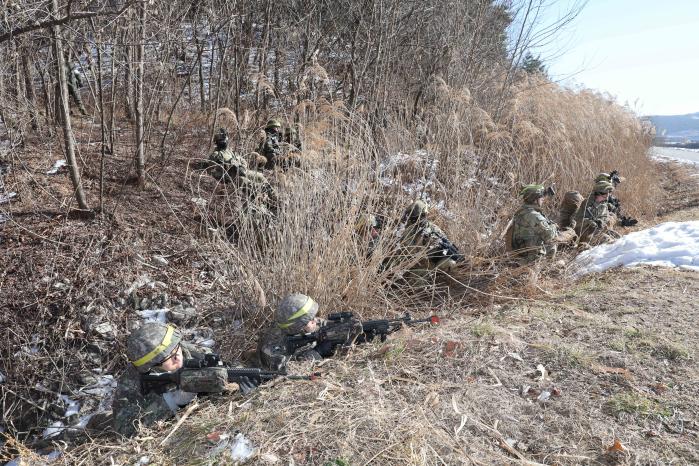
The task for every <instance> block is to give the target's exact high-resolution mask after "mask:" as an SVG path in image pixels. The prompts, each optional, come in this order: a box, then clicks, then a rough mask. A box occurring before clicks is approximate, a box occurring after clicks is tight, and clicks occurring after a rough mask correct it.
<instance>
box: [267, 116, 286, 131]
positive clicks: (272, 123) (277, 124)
mask: <svg viewBox="0 0 699 466" xmlns="http://www.w3.org/2000/svg"><path fill="white" fill-rule="evenodd" d="M281 127H282V122H281V121H279V120H277V119H276V118H272V119H271V120H269V121H268V122H267V125H266V126H265V129H272V128H281Z"/></svg>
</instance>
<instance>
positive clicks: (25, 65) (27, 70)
mask: <svg viewBox="0 0 699 466" xmlns="http://www.w3.org/2000/svg"><path fill="white" fill-rule="evenodd" d="M22 48H23V49H24V50H23V53H22V54H21V60H22V74H23V75H24V92H25V94H26V96H27V103H28V104H29V114H30V115H31V119H32V121H31V125H32V129H33V130H34V131H36V130H37V128H38V127H39V115H38V114H37V109H36V94H35V92H34V83H33V82H32V72H31V66H29V50H30V47H29V46H28V45H27V43H26V41H25V43H24V47H22Z"/></svg>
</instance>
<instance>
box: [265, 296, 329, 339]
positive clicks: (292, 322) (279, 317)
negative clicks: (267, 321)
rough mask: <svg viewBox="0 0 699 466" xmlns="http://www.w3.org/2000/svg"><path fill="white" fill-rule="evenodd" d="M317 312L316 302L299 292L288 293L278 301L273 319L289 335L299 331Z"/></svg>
mask: <svg viewBox="0 0 699 466" xmlns="http://www.w3.org/2000/svg"><path fill="white" fill-rule="evenodd" d="M317 313H318V303H316V302H315V301H314V300H313V298H311V297H310V296H306V295H305V294H301V293H294V294H290V295H289V296H287V297H286V298H284V299H283V300H282V302H281V303H279V306H278V307H277V311H276V313H275V315H274V319H275V321H276V323H277V327H279V328H280V329H281V330H283V331H284V332H285V333H288V334H290V335H293V334H296V333H299V332H301V330H302V329H303V327H305V326H306V324H308V322H310V321H311V320H312V319H313V318H315V316H316V314H317Z"/></svg>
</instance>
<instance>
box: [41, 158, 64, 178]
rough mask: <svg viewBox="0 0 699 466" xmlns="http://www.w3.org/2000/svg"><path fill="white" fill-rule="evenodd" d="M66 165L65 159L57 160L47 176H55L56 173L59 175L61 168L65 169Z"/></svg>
mask: <svg viewBox="0 0 699 466" xmlns="http://www.w3.org/2000/svg"><path fill="white" fill-rule="evenodd" d="M66 164H67V162H66V161H65V160H63V159H61V160H56V162H55V163H54V164H53V167H51V169H50V170H49V171H47V172H46V174H47V175H55V174H56V173H58V171H59V170H60V169H61V168H63V167H65V166H66Z"/></svg>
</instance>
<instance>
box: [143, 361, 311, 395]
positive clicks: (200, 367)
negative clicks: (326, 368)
mask: <svg viewBox="0 0 699 466" xmlns="http://www.w3.org/2000/svg"><path fill="white" fill-rule="evenodd" d="M224 373H225V374H226V375H225V376H223V374H224ZM320 375H321V374H320V373H319V372H314V373H312V374H310V375H290V374H287V373H286V371H268V370H264V369H260V368H256V367H239V368H231V367H225V366H223V363H222V362H221V359H220V357H219V356H218V355H217V354H206V355H204V359H186V360H185V361H184V364H183V367H182V368H181V369H179V370H177V371H174V372H163V373H161V374H143V375H141V384H142V387H143V392H144V393H148V392H151V391H153V392H155V393H163V392H164V391H166V387H167V386H168V385H171V384H175V385H177V386H178V387H179V388H180V389H182V390H184V391H186V392H193V393H217V392H220V391H222V388H223V387H222V385H223V384H222V382H223V380H222V377H225V379H226V380H225V381H226V382H235V383H237V384H238V385H240V386H241V389H242V386H243V385H250V384H252V385H253V386H254V387H256V386H258V385H260V384H262V383H264V382H267V381H269V380H272V379H274V378H277V377H285V378H287V379H289V380H315V379H317V378H318V377H320ZM241 391H243V390H241Z"/></svg>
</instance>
